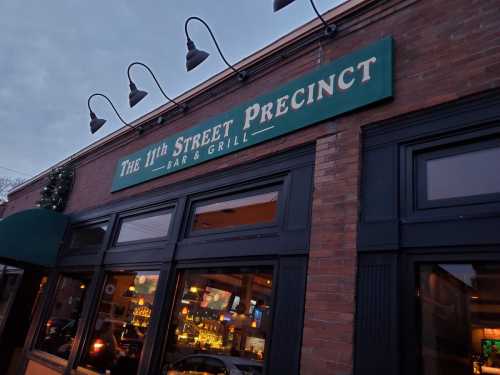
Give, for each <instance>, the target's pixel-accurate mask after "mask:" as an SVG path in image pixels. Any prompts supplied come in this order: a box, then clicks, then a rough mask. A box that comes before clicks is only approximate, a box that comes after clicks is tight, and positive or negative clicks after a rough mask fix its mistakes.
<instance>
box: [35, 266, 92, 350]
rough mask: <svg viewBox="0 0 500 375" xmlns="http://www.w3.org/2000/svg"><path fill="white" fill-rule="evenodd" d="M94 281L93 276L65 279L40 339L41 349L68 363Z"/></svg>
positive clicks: (60, 285) (86, 275)
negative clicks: (88, 291)
mask: <svg viewBox="0 0 500 375" xmlns="http://www.w3.org/2000/svg"><path fill="white" fill-rule="evenodd" d="M90 278H91V275H90V274H83V275H81V274H78V275H66V276H63V277H61V279H60V280H59V283H58V285H57V291H56V296H55V299H54V301H53V303H52V308H51V311H50V314H49V318H48V320H47V321H46V323H45V326H44V331H43V333H42V335H41V337H40V338H39V342H38V345H37V348H38V349H40V350H42V351H45V352H47V353H50V354H53V355H56V356H58V357H61V358H64V359H68V357H69V353H70V351H71V346H72V344H73V340H74V338H75V335H76V331H77V329H78V324H79V322H80V317H81V312H82V308H83V304H84V301H85V294H86V291H87V287H88V285H89V284H90Z"/></svg>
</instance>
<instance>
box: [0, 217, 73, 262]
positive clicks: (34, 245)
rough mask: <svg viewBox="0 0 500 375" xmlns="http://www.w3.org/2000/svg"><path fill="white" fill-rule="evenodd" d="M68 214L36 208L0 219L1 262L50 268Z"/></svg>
mask: <svg viewBox="0 0 500 375" xmlns="http://www.w3.org/2000/svg"><path fill="white" fill-rule="evenodd" d="M68 221H69V220H68V217H67V216H65V215H62V214H60V213H57V212H54V211H50V210H46V209H43V208H35V209H31V210H25V211H21V212H18V213H15V214H13V215H11V216H7V217H6V218H5V219H3V220H2V221H0V263H5V264H12V265H23V264H31V265H38V266H44V267H53V266H55V264H56V259H57V253H58V251H59V247H60V245H61V243H62V240H63V236H64V232H65V230H66V226H67V225H68Z"/></svg>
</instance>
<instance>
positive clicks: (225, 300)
mask: <svg viewBox="0 0 500 375" xmlns="http://www.w3.org/2000/svg"><path fill="white" fill-rule="evenodd" d="M230 298H231V293H230V292H227V291H225V290H220V289H216V288H211V287H209V286H207V287H206V288H205V293H204V294H203V300H202V301H201V304H200V306H201V307H203V308H206V309H212V310H225V309H226V308H227V305H228V304H229V300H230Z"/></svg>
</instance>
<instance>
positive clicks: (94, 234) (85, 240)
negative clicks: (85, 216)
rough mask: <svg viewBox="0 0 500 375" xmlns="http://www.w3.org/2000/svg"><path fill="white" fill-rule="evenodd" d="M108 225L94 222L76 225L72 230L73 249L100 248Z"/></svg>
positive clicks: (71, 244)
mask: <svg viewBox="0 0 500 375" xmlns="http://www.w3.org/2000/svg"><path fill="white" fill-rule="evenodd" d="M107 229H108V225H107V224H106V223H103V224H94V225H88V226H84V227H76V228H73V229H72V231H71V241H70V249H71V250H99V249H100V247H101V245H102V243H103V242H104V236H105V234H106V230H107Z"/></svg>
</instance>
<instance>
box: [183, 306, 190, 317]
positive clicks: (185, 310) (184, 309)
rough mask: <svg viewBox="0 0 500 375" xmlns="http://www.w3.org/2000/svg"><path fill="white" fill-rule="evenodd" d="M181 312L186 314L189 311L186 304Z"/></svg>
mask: <svg viewBox="0 0 500 375" xmlns="http://www.w3.org/2000/svg"><path fill="white" fill-rule="evenodd" d="M181 312H182V315H187V314H188V313H189V310H188V308H187V307H186V306H184V307H183V308H182V311H181Z"/></svg>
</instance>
